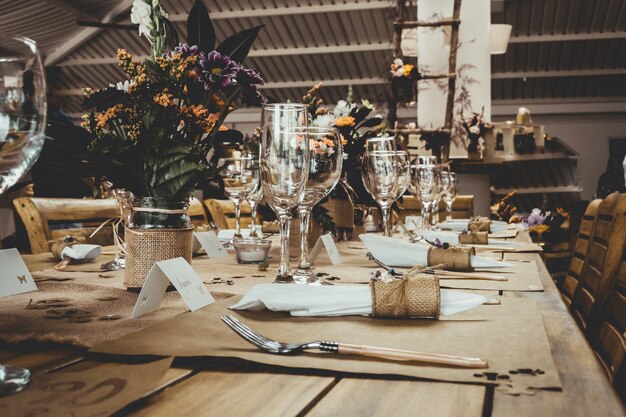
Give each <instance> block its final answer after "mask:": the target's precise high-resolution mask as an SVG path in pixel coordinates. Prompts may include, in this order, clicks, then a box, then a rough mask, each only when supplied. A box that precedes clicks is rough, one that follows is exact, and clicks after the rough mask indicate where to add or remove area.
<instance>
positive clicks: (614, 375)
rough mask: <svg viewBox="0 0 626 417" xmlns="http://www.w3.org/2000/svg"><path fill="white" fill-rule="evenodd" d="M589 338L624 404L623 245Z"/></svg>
mask: <svg viewBox="0 0 626 417" xmlns="http://www.w3.org/2000/svg"><path fill="white" fill-rule="evenodd" d="M624 216H626V213H624ZM588 337H589V341H590V343H591V346H592V347H593V349H594V351H595V352H596V355H597V356H598V358H599V359H600V362H602V364H603V365H604V368H605V369H606V371H607V374H608V375H609V379H611V381H612V382H613V385H614V386H615V388H616V390H617V392H618V394H619V395H620V397H621V398H622V400H624V401H625V402H626V245H624V248H623V250H622V257H621V262H620V267H619V268H618V269H617V270H616V271H615V274H614V276H613V279H612V288H611V289H610V290H609V291H608V296H607V298H606V301H605V302H604V303H603V304H602V306H601V307H600V308H599V309H598V316H597V320H594V322H593V324H592V326H591V329H590V331H589V334H588Z"/></svg>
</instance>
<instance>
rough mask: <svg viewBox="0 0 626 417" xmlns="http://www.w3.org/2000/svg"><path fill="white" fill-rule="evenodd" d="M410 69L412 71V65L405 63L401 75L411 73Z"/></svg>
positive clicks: (406, 75)
mask: <svg viewBox="0 0 626 417" xmlns="http://www.w3.org/2000/svg"><path fill="white" fill-rule="evenodd" d="M411 71H413V65H411V64H405V65H404V69H403V70H402V75H404V76H405V77H408V76H409V75H411Z"/></svg>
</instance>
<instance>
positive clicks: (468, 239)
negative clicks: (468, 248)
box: [459, 232, 489, 245]
mask: <svg viewBox="0 0 626 417" xmlns="http://www.w3.org/2000/svg"><path fill="white" fill-rule="evenodd" d="M459 243H460V244H461V245H488V244H489V232H467V233H461V234H460V235H459Z"/></svg>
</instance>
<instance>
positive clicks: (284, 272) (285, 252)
mask: <svg viewBox="0 0 626 417" xmlns="http://www.w3.org/2000/svg"><path fill="white" fill-rule="evenodd" d="M278 221H279V223H280V265H278V276H279V277H285V278H286V277H289V276H291V271H290V270H289V227H290V226H291V215H290V214H289V213H285V214H281V215H280V216H279V217H278Z"/></svg>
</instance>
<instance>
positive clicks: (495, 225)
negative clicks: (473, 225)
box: [437, 219, 510, 233]
mask: <svg viewBox="0 0 626 417" xmlns="http://www.w3.org/2000/svg"><path fill="white" fill-rule="evenodd" d="M469 222H470V219H452V220H446V221H444V222H441V223H438V224H437V227H438V228H440V229H444V230H452V231H455V232H462V231H464V230H468V227H469ZM509 228H510V225H509V224H508V223H507V222H503V221H500V220H492V221H491V233H497V232H503V231H505V230H507V229H509Z"/></svg>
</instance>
